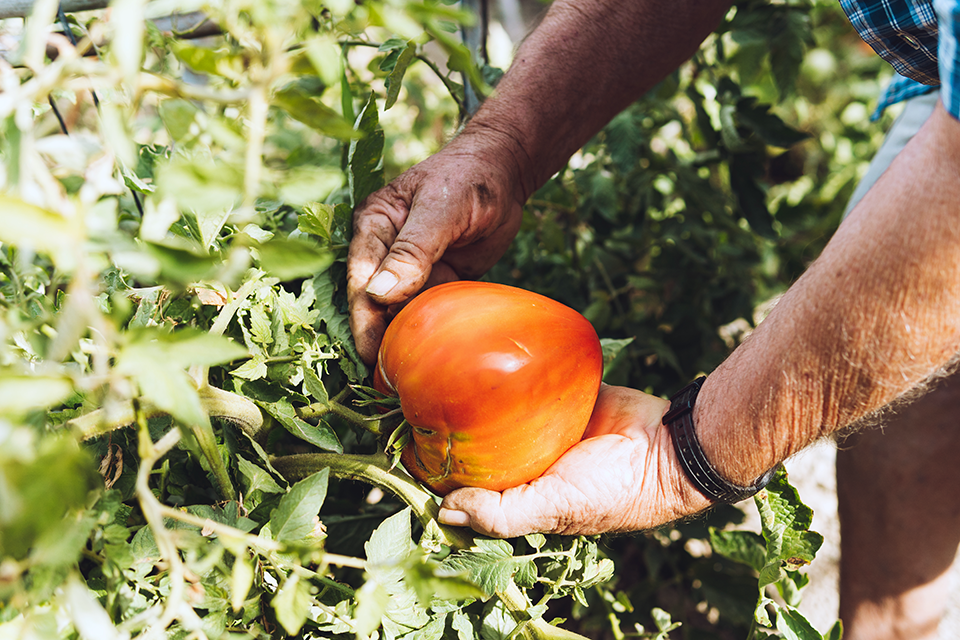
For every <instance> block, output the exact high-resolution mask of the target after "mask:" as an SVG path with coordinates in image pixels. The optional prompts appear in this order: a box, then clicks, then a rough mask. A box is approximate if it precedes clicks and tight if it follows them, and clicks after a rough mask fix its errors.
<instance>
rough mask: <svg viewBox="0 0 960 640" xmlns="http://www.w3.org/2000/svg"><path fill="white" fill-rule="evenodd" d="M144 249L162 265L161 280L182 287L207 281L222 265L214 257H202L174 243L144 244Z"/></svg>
mask: <svg viewBox="0 0 960 640" xmlns="http://www.w3.org/2000/svg"><path fill="white" fill-rule="evenodd" d="M143 247H144V249H146V252H147V253H148V254H149V255H150V256H152V257H153V258H155V259H156V260H157V263H158V264H159V265H160V279H161V280H162V281H166V282H169V283H171V284H174V285H179V286H181V287H185V286H187V285H190V284H193V283H195V282H198V281H200V280H206V279H207V278H208V277H209V276H210V275H211V274H213V273H214V270H215V269H216V268H217V267H218V266H219V265H220V261H219V260H218V259H217V258H216V257H214V256H208V255H201V254H198V253H197V252H195V251H192V250H190V249H188V248H186V247H183V246H176V245H175V244H173V243H171V244H169V245H167V244H159V243H156V242H144V243H143Z"/></svg>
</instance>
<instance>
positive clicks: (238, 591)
mask: <svg viewBox="0 0 960 640" xmlns="http://www.w3.org/2000/svg"><path fill="white" fill-rule="evenodd" d="M253 578H254V571H253V563H252V562H250V559H249V558H247V554H246V553H241V554H239V555H237V556H235V557H234V559H233V569H231V571H230V607H231V608H232V609H233V611H234V613H236V612H238V611H240V610H242V609H243V606H244V601H245V600H246V599H247V594H248V593H250V587H252V586H253ZM301 624H302V623H301Z"/></svg>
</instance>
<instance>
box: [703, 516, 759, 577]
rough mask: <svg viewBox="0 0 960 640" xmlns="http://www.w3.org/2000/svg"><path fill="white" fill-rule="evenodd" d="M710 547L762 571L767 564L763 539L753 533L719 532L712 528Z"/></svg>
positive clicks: (735, 560)
mask: <svg viewBox="0 0 960 640" xmlns="http://www.w3.org/2000/svg"><path fill="white" fill-rule="evenodd" d="M710 546H711V547H713V550H714V551H715V552H716V553H719V554H720V555H722V556H724V557H727V558H730V559H731V560H733V561H734V562H741V563H743V564H745V565H748V566H750V567H753V568H754V569H755V570H756V571H760V570H761V569H762V568H763V565H764V564H766V554H767V550H766V545H765V544H764V540H763V537H762V536H760V535H758V534H756V533H753V532H752V531H718V530H717V529H715V528H713V527H711V528H710Z"/></svg>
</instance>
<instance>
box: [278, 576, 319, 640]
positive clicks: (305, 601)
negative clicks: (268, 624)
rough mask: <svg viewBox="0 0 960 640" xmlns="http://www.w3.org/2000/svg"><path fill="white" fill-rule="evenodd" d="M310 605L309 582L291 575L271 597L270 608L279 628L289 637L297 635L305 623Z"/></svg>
mask: <svg viewBox="0 0 960 640" xmlns="http://www.w3.org/2000/svg"><path fill="white" fill-rule="evenodd" d="M312 603H313V598H311V597H310V582H309V581H307V580H303V579H301V578H300V576H299V575H298V574H296V573H291V574H290V575H288V576H287V579H286V580H285V581H284V582H283V585H281V587H280V589H278V590H277V593H276V595H275V596H273V600H271V601H270V606H272V607H273V610H274V611H275V612H276V614H277V622H279V623H280V626H282V627H283V628H284V630H285V631H286V632H287V633H289V634H290V635H297V634H298V633H299V632H300V629H301V628H302V627H303V623H305V622H306V621H307V615H309V613H310V606H311V604H312Z"/></svg>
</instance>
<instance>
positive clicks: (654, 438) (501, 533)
mask: <svg viewBox="0 0 960 640" xmlns="http://www.w3.org/2000/svg"><path fill="white" fill-rule="evenodd" d="M669 407H670V402H669V401H668V400H664V399H662V398H658V397H655V396H651V395H648V394H645V393H643V392H640V391H636V390H634V389H628V388H626V387H613V386H608V385H602V386H601V388H600V395H599V397H598V398H597V404H596V406H595V407H594V410H593V415H592V416H591V418H590V423H589V424H588V425H587V430H586V433H584V435H583V439H582V440H581V441H580V442H579V443H577V444H576V445H574V447H573V448H571V449H570V450H569V451H567V452H566V453H565V454H564V455H563V456H562V457H561V458H560V459H559V460H557V462H555V463H554V464H553V466H551V467H550V468H549V469H547V471H546V472H545V473H544V474H543V475H542V476H540V477H539V478H537V479H535V480H532V481H531V482H529V483H527V484H524V485H520V486H519V487H513V488H511V489H507V490H505V491H503V492H496V491H489V490H487V489H479V488H471V487H465V488H462V489H457V490H455V491H453V492H451V493H450V494H448V495H447V496H446V497H445V498H444V499H443V503H442V504H441V505H440V522H442V523H444V524H448V525H457V526H470V527H471V528H473V529H474V530H476V531H478V532H479V533H482V534H485V535H489V536H493V537H496V538H513V537H516V536H521V535H525V534H528V533H534V532H541V533H559V534H564V535H576V534H580V535H593V534H597V533H607V532H624V531H639V530H643V529H650V528H653V527H657V526H660V525H662V524H665V523H667V522H672V521H674V520H677V519H679V518H683V517H685V516H689V515H693V514H695V513H697V512H700V511H703V510H704V509H706V508H708V507H709V506H711V503H710V501H709V500H708V499H707V498H705V497H704V496H703V495H702V494H700V493H699V492H698V491H697V489H696V488H694V487H693V485H692V484H690V482H689V480H687V477H686V475H685V474H684V472H683V470H682V469H681V468H680V464H679V462H678V460H677V457H676V454H675V452H674V448H673V442H672V440H671V436H670V433H669V432H668V430H667V428H666V427H664V426H663V423H662V419H663V415H664V414H665V413H666V412H667V409H669Z"/></svg>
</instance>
